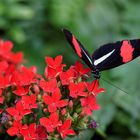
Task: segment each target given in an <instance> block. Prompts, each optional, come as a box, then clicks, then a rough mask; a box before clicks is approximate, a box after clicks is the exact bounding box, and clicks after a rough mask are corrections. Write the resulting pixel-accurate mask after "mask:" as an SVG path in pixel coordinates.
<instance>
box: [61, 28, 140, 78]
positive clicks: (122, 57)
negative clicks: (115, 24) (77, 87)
mask: <svg viewBox="0 0 140 140" xmlns="http://www.w3.org/2000/svg"><path fill="white" fill-rule="evenodd" d="M63 32H64V34H65V37H66V39H67V41H68V42H69V43H70V45H71V46H72V47H73V49H74V50H75V52H76V54H77V55H78V56H79V57H80V58H81V59H82V60H83V61H84V62H85V63H86V64H87V65H88V67H89V68H90V69H91V71H92V73H93V74H94V77H95V79H99V78H100V71H104V70H108V69H112V68H115V67H117V66H120V65H122V64H125V63H127V62H129V61H131V60H133V59H135V58H136V57H138V56H139V55H140V39H134V40H122V41H118V42H115V43H109V44H105V45H103V46H101V47H100V48H98V49H97V50H95V52H94V53H93V54H92V56H90V54H89V53H88V51H87V50H86V49H85V48H84V46H83V45H82V44H81V42H80V41H79V40H78V39H77V38H76V37H75V36H74V35H73V34H72V33H71V32H70V31H69V30H67V29H63Z"/></svg>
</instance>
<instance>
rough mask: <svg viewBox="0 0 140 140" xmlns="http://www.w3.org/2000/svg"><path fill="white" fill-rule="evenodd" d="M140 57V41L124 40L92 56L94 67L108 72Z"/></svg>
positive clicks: (101, 49) (104, 46)
mask: <svg viewBox="0 0 140 140" xmlns="http://www.w3.org/2000/svg"><path fill="white" fill-rule="evenodd" d="M139 55H140V39H135V40H130V41H128V40H123V41H118V42H116V43H109V44H105V45H103V46H101V47H100V48H99V49H97V50H96V51H95V52H94V53H93V55H92V61H93V65H94V66H95V67H96V68H97V69H98V70H99V71H103V70H107V69H111V68H114V67H117V66H120V65H122V64H125V63H127V62H129V61H131V60H133V59H135V58H136V57H138V56H139Z"/></svg>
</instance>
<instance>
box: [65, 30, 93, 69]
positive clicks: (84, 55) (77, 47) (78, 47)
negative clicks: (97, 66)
mask: <svg viewBox="0 0 140 140" xmlns="http://www.w3.org/2000/svg"><path fill="white" fill-rule="evenodd" d="M63 32H64V35H65V37H66V39H67V41H68V42H69V44H70V45H71V46H72V48H73V49H74V51H75V52H76V54H77V55H78V56H79V57H80V58H81V59H82V60H83V61H84V62H85V63H86V64H87V65H88V66H89V68H90V69H91V70H94V66H93V63H92V59H91V56H90V55H89V53H88V51H87V50H86V49H85V48H84V46H83V45H82V44H81V42H80V41H79V40H78V39H77V38H76V37H75V36H74V35H73V34H72V33H71V32H70V31H69V30H67V29H63Z"/></svg>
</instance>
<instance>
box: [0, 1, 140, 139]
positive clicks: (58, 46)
mask: <svg viewBox="0 0 140 140" xmlns="http://www.w3.org/2000/svg"><path fill="white" fill-rule="evenodd" d="M139 4H140V1H138V0H133V1H132V0H114V1H112V0H86V1H85V0H71V1H63V0H57V1H56V0H42V1H38V0H30V1H27V0H1V1H0V31H1V32H0V34H1V37H3V38H8V39H10V40H12V41H14V44H15V45H16V50H23V51H24V52H25V55H26V56H25V57H26V58H27V59H29V63H28V65H30V64H31V63H32V64H34V65H37V66H39V67H40V69H39V71H40V72H43V68H42V66H41V65H40V63H43V58H44V56H45V55H50V56H56V55H59V54H63V55H64V62H65V63H67V64H73V63H74V62H75V61H76V60H77V57H76V55H75V54H74V53H73V50H71V48H70V47H69V46H68V44H66V41H65V39H64V36H63V34H62V32H61V28H63V27H67V28H69V29H70V30H71V31H72V32H73V33H75V34H76V36H77V37H78V38H79V40H81V42H82V43H83V44H85V46H86V47H87V49H88V50H89V51H90V52H93V51H94V50H95V48H96V46H97V47H98V46H100V45H102V44H105V43H107V42H111V41H116V40H122V39H125V38H127V39H130V38H139V36H140V30H139V24H140V18H139V15H140V9H139ZM19 44H20V46H21V47H20V48H19V47H17V46H19ZM138 61H139V59H137V60H134V61H133V62H131V63H129V64H127V65H125V66H122V67H119V68H115V69H114V70H111V71H108V72H104V73H103V75H102V76H103V77H105V78H106V79H108V80H109V81H111V83H113V84H115V85H118V86H119V87H120V88H122V89H124V90H126V91H127V92H128V93H129V94H125V93H123V92H122V91H120V90H118V89H116V88H114V87H113V86H112V85H110V84H108V83H105V82H103V81H102V80H100V83H101V84H102V83H103V84H104V86H105V87H106V89H107V92H106V93H104V94H102V95H101V96H100V97H99V100H101V101H100V102H102V104H103V105H102V109H101V110H100V111H97V112H96V113H94V115H95V116H97V121H98V122H99V127H98V129H97V132H96V133H95V134H94V137H95V136H97V135H100V136H101V137H102V138H104V139H110V140H115V139H117V140H121V139H124V138H125V139H128V140H131V139H133V140H134V139H136V140H138V139H139V138H140V134H139V129H140V118H139V116H140V103H139V98H140V94H139V91H140V87H139V83H140V80H139V76H138V75H139V69H140V66H139V64H138ZM81 135H82V136H81V137H80V136H79V138H77V139H81V138H82V139H86V140H87V139H90V138H91V137H92V132H91V131H87V132H85V133H84V134H81ZM84 135H85V137H83V136H84ZM86 136H87V137H86ZM88 136H89V137H88ZM90 136H91V137H90Z"/></svg>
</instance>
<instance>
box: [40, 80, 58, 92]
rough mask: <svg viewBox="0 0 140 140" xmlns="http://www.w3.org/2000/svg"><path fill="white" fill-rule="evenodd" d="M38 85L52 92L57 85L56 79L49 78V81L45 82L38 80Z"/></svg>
mask: <svg viewBox="0 0 140 140" xmlns="http://www.w3.org/2000/svg"><path fill="white" fill-rule="evenodd" d="M40 87H41V88H42V89H43V90H44V91H45V92H49V93H52V92H54V91H55V90H56V89H57V88H58V87H57V81H56V79H51V80H50V81H48V82H46V81H45V80H43V79H42V80H41V81H40Z"/></svg>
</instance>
